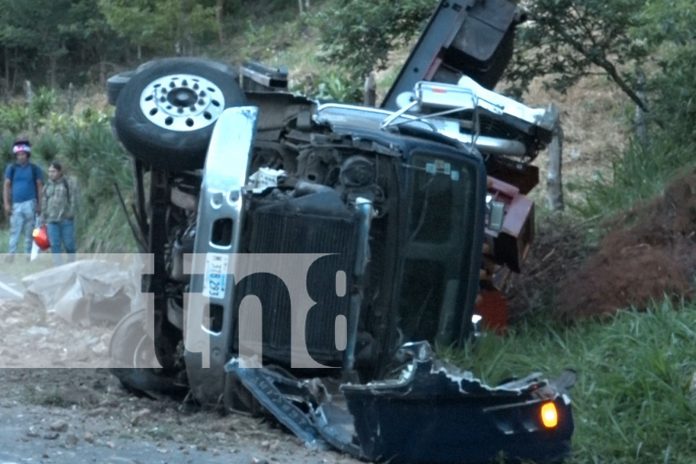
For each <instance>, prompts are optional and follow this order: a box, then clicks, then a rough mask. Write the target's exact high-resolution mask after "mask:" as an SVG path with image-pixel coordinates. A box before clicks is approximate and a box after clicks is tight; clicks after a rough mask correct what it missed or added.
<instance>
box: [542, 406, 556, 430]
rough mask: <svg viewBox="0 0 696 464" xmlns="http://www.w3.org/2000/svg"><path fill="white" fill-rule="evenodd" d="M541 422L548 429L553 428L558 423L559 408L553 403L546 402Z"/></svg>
mask: <svg viewBox="0 0 696 464" xmlns="http://www.w3.org/2000/svg"><path fill="white" fill-rule="evenodd" d="M541 423H542V424H544V427H546V428H547V429H552V428H554V427H556V426H557V425H558V410H557V409H556V405H555V404H553V403H544V405H543V406H542V407H541Z"/></svg>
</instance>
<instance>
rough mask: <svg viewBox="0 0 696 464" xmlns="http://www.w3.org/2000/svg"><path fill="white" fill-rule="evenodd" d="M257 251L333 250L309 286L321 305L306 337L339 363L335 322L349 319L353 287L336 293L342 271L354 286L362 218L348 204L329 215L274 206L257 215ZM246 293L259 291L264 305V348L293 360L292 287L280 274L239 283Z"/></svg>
mask: <svg viewBox="0 0 696 464" xmlns="http://www.w3.org/2000/svg"><path fill="white" fill-rule="evenodd" d="M252 223H253V226H252V235H251V240H250V251H251V252H252V253H327V254H330V256H326V257H324V258H320V259H319V260H318V261H316V262H315V263H314V265H312V267H311V268H310V271H309V274H308V275H307V290H308V292H309V295H310V297H311V298H312V300H314V301H315V302H317V304H316V305H315V306H314V307H313V308H312V309H311V310H310V312H309V314H308V315H307V322H306V325H305V328H306V330H305V338H306V342H307V348H308V351H309V353H310V355H311V356H312V357H313V358H314V359H315V360H316V361H317V362H320V363H322V364H330V365H336V364H337V363H339V362H340V360H341V358H342V351H337V349H336V337H335V330H336V329H335V327H336V325H335V322H336V317H337V316H338V315H343V316H345V317H346V319H347V318H348V314H349V305H350V291H349V290H348V291H346V292H345V295H343V296H341V297H339V296H337V295H336V277H335V276H336V273H337V271H339V270H342V271H344V272H345V276H346V279H347V280H346V286H345V288H346V289H350V288H351V285H352V282H351V280H352V272H351V270H352V269H353V265H354V261H355V248H356V243H357V241H356V235H357V221H356V218H355V215H354V214H353V213H352V212H350V211H348V210H347V209H343V210H342V211H341V210H339V211H338V214H337V211H336V210H335V209H334V210H332V211H330V212H327V214H320V213H317V212H312V213H303V212H301V211H300V212H298V211H297V209H294V208H283V207H278V206H276V205H273V206H271V207H266V208H259V209H257V210H256V211H255V212H254V213H253V215H252ZM239 289H240V290H242V295H240V296H243V295H245V294H248V293H252V294H254V295H256V296H258V297H259V298H260V299H261V301H262V306H263V322H262V327H263V353H264V357H265V358H269V359H271V360H274V361H277V362H282V363H289V362H290V347H291V338H290V331H291V326H290V299H289V294H288V290H287V289H286V287H285V286H284V285H283V284H282V283H281V282H280V281H279V279H277V278H275V277H274V276H270V275H264V276H255V277H254V278H253V279H249V281H248V282H243V283H242V285H240V287H239Z"/></svg>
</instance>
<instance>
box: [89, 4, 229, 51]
mask: <svg viewBox="0 0 696 464" xmlns="http://www.w3.org/2000/svg"><path fill="white" fill-rule="evenodd" d="M99 7H100V10H101V11H102V13H103V14H104V16H105V17H106V20H107V22H108V23H109V25H110V26H111V27H112V28H113V29H114V31H116V33H117V34H119V35H120V36H122V37H124V38H126V39H128V40H129V41H130V42H131V43H133V44H135V45H138V46H141V47H148V48H151V49H154V50H157V51H160V52H165V53H172V54H173V53H176V54H191V53H193V52H194V48H195V45H196V44H197V43H201V41H202V39H203V38H205V37H206V36H209V35H212V34H213V33H214V32H215V31H216V28H217V20H216V16H215V14H216V13H215V7H214V6H213V5H205V4H202V3H201V2H198V1H195V0H99Z"/></svg>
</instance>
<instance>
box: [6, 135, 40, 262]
mask: <svg viewBox="0 0 696 464" xmlns="http://www.w3.org/2000/svg"><path fill="white" fill-rule="evenodd" d="M12 153H13V154H14V156H15V162H14V163H12V164H10V165H9V166H7V168H6V169H5V183H4V186H3V199H4V207H5V214H6V215H7V216H9V218H10V243H9V249H8V255H6V256H5V261H6V262H12V261H13V260H14V255H15V253H16V252H17V245H18V243H19V239H20V237H21V236H22V235H24V248H25V249H24V251H25V252H26V253H27V258H28V257H29V253H30V252H31V242H32V237H31V233H32V229H33V228H34V225H35V222H36V215H38V214H40V213H41V205H40V203H39V201H38V200H39V197H40V192H41V190H42V188H43V173H42V172H41V168H39V167H38V166H37V165H35V164H34V163H31V162H30V161H29V157H30V156H31V144H30V143H29V140H27V139H26V138H20V139H17V140H16V141H15V142H14V143H13V144H12Z"/></svg>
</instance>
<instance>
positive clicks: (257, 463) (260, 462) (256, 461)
mask: <svg viewBox="0 0 696 464" xmlns="http://www.w3.org/2000/svg"><path fill="white" fill-rule="evenodd" d="M251 464H269V463H268V460H267V459H264V458H251Z"/></svg>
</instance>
